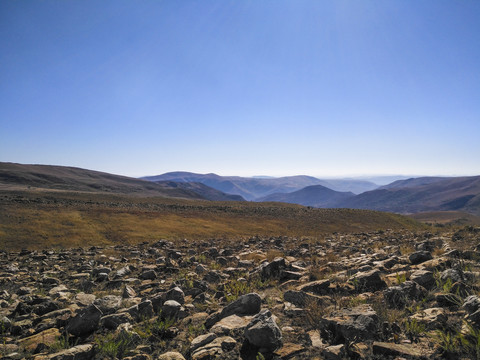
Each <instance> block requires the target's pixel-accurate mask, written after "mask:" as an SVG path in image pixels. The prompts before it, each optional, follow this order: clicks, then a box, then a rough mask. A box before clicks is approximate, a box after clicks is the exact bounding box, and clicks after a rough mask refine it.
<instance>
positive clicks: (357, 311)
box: [320, 304, 379, 344]
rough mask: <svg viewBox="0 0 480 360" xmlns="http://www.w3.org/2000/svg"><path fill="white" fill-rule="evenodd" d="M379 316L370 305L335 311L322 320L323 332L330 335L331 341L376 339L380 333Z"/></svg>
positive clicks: (336, 342) (333, 342)
mask: <svg viewBox="0 0 480 360" xmlns="http://www.w3.org/2000/svg"><path fill="white" fill-rule="evenodd" d="M378 325H379V321H378V316H377V313H376V312H375V311H374V310H373V309H372V308H371V307H370V305H366V304H364V305H360V306H357V307H354V308H353V309H342V310H339V311H335V312H333V313H332V314H330V316H327V317H325V318H323V319H322V320H321V322H320V328H321V330H322V334H323V335H325V336H326V337H330V339H329V340H330V343H332V344H340V343H345V341H353V340H356V341H364V340H372V339H375V338H376V336H377V333H378V329H379V328H378Z"/></svg>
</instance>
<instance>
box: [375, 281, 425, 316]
mask: <svg viewBox="0 0 480 360" xmlns="http://www.w3.org/2000/svg"><path fill="white" fill-rule="evenodd" d="M426 295H427V290H426V289H425V288H424V287H423V286H421V285H419V284H417V283H416V282H414V281H405V282H403V283H402V284H400V285H399V286H391V287H389V288H388V289H385V290H384V291H383V296H384V298H385V300H386V302H387V304H388V305H389V306H390V307H394V308H398V309H403V308H404V307H405V306H406V305H407V304H409V302H411V301H413V300H420V299H422V298H424V297H425V296H426Z"/></svg>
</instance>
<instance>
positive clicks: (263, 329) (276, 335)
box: [245, 310, 283, 353]
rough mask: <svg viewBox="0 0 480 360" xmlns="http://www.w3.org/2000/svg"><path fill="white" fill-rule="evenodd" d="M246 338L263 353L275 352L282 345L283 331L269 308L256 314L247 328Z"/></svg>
mask: <svg viewBox="0 0 480 360" xmlns="http://www.w3.org/2000/svg"><path fill="white" fill-rule="evenodd" d="M245 338H246V339H247V341H248V342H249V343H250V344H252V345H253V346H255V347H257V348H258V349H259V351H260V352H262V353H269V352H273V351H275V350H276V349H278V348H280V347H281V346H282V343H283V342H282V333H281V331H280V328H279V327H278V326H277V324H276V322H275V320H274V319H273V317H272V314H271V313H270V311H269V310H263V311H261V312H260V313H259V314H257V315H255V316H254V317H253V319H252V320H251V321H250V323H249V324H248V325H247V327H246V329H245Z"/></svg>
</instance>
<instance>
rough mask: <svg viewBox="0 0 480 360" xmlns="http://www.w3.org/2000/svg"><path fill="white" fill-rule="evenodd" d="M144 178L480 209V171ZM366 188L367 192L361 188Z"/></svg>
mask: <svg viewBox="0 0 480 360" xmlns="http://www.w3.org/2000/svg"><path fill="white" fill-rule="evenodd" d="M144 179H146V180H150V181H160V180H162V181H165V180H167V179H168V180H172V181H176V182H189V181H195V182H200V183H203V184H206V185H208V186H210V187H213V188H215V189H217V190H220V191H223V192H225V193H229V194H237V195H242V196H243V197H244V198H245V199H247V200H252V201H277V202H286V203H293V204H300V205H305V206H314V207H321V208H327V207H333V208H353V209H370V210H380V211H390V212H396V213H402V214H411V213H419V212H427V211H463V212H468V213H471V214H476V215H478V214H480V176H468V177H416V178H407V179H402V180H396V181H393V182H391V183H389V184H387V185H383V186H378V185H376V184H374V183H373V182H370V181H366V180H358V179H328V180H323V179H317V178H315V177H311V176H289V177H280V178H268V177H261V178H258V177H256V178H245V177H236V176H225V177H224V176H219V175H216V174H205V175H203V174H195V173H189V172H171V173H166V174H163V175H158V176H149V177H145V178H144ZM362 189H363V191H361V190H362Z"/></svg>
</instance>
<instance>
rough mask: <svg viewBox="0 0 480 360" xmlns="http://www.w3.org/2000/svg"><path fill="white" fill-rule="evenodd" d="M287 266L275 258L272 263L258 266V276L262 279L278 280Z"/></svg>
mask: <svg viewBox="0 0 480 360" xmlns="http://www.w3.org/2000/svg"><path fill="white" fill-rule="evenodd" d="M286 266H287V264H286V263H285V259H284V258H282V257H277V258H275V259H274V260H273V261H272V262H270V263H269V262H268V261H266V262H264V263H262V264H261V265H260V266H259V270H260V275H261V276H262V278H264V279H265V278H278V277H280V274H281V271H282V270H284V269H285V268H286Z"/></svg>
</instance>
